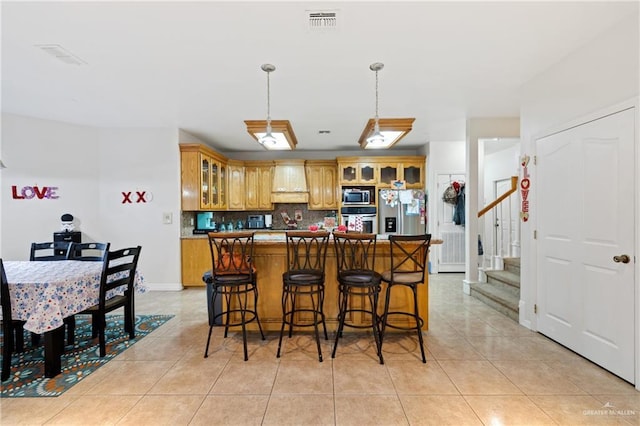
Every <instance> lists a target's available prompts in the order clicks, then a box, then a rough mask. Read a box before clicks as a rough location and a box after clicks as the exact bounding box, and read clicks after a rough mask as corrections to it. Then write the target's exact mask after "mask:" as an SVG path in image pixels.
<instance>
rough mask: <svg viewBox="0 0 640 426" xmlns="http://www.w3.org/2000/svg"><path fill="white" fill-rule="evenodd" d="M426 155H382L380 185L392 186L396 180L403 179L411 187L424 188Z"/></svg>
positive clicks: (379, 165)
mask: <svg viewBox="0 0 640 426" xmlns="http://www.w3.org/2000/svg"><path fill="white" fill-rule="evenodd" d="M424 163H425V158H424V157H381V158H380V163H379V164H378V167H379V172H380V181H379V182H378V186H379V187H383V188H384V187H391V183H392V182H393V181H395V180H403V181H405V183H406V187H407V188H409V189H411V188H413V189H423V188H424Z"/></svg>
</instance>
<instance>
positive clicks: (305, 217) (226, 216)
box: [181, 204, 337, 236]
mask: <svg viewBox="0 0 640 426" xmlns="http://www.w3.org/2000/svg"><path fill="white" fill-rule="evenodd" d="M283 213H284V214H286V215H287V216H288V217H289V218H290V219H292V220H293V221H295V223H296V225H297V228H290V227H289V226H288V225H287V224H286V223H285V221H284V220H283V218H282V214H283ZM256 214H271V215H273V223H272V229H274V230H286V229H308V227H309V225H315V224H318V223H323V222H324V218H325V217H326V216H337V210H309V206H308V205H307V204H275V205H274V209H273V210H264V211H255V210H252V211H221V212H214V213H213V220H215V221H216V222H218V223H225V224H226V223H229V222H233V225H234V227H235V226H236V223H237V222H238V220H241V221H243V223H244V226H245V227H246V226H247V224H246V221H247V216H248V215H256ZM195 217H196V212H192V211H185V212H182V222H181V223H182V227H181V233H182V235H183V236H191V235H193V229H194V227H195V226H194V224H195ZM336 220H337V219H336ZM289 223H290V224H291V223H292V221H290V222H289Z"/></svg>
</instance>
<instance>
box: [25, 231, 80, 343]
mask: <svg viewBox="0 0 640 426" xmlns="http://www.w3.org/2000/svg"><path fill="white" fill-rule="evenodd" d="M72 244H73V243H72V242H71V241H51V242H43V243H31V252H30V254H29V260H30V261H38V262H51V261H58V260H68V259H69V257H70V255H71V245H72ZM64 323H65V325H66V327H67V344H69V345H72V344H73V342H74V340H75V320H74V318H73V317H67V318H65V319H64ZM39 342H40V335H39V334H37V333H31V344H32V345H33V346H37V345H38V344H39ZM18 350H19V351H21V350H22V346H21V345H20V344H18Z"/></svg>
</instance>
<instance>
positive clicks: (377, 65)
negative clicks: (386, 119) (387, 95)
mask: <svg viewBox="0 0 640 426" xmlns="http://www.w3.org/2000/svg"><path fill="white" fill-rule="evenodd" d="M382 68H384V64H383V63H382V62H374V63H373V64H371V65H369V69H370V70H371V71H374V72H375V73H376V116H375V123H374V127H373V134H372V135H371V136H369V137H368V138H367V144H372V145H383V144H384V135H383V134H382V133H380V119H379V118H378V71H380V70H381V69H382Z"/></svg>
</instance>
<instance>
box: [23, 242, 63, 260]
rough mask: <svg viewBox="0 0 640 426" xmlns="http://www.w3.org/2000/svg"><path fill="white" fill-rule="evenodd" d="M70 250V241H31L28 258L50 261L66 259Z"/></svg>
mask: <svg viewBox="0 0 640 426" xmlns="http://www.w3.org/2000/svg"><path fill="white" fill-rule="evenodd" d="M70 252H71V242H70V241H51V242H45V243H31V254H30V255H29V260H32V261H50V260H68V259H69V253H70Z"/></svg>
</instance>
